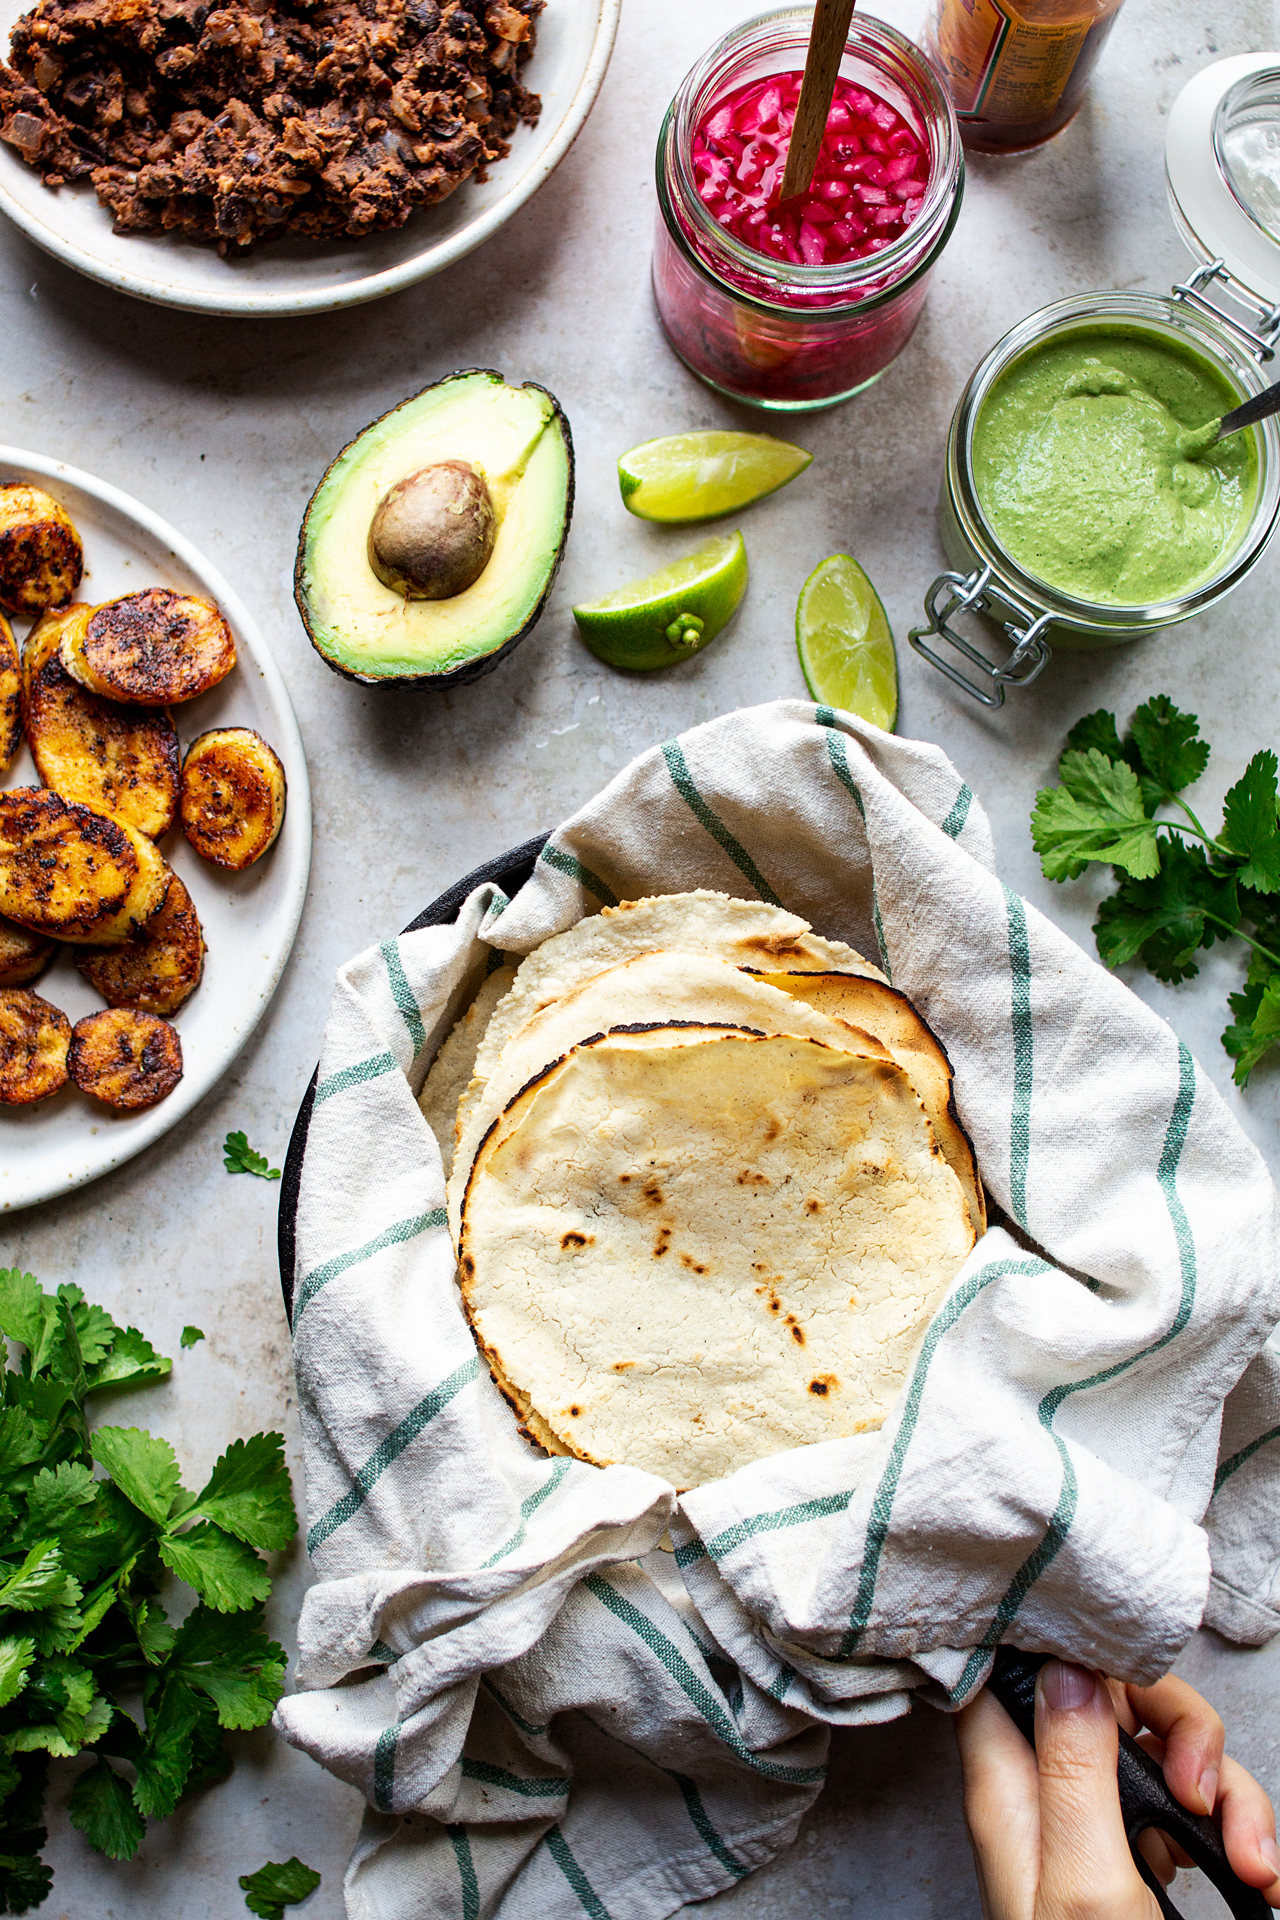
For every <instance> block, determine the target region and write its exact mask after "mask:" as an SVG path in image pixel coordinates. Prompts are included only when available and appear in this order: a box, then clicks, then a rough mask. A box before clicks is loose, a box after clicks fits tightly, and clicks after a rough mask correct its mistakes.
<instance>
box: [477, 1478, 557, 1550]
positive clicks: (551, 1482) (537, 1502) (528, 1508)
mask: <svg viewBox="0 0 1280 1920" xmlns="http://www.w3.org/2000/svg"><path fill="white" fill-rule="evenodd" d="M568 1471H569V1462H568V1461H567V1460H557V1461H556V1463H555V1465H554V1466H553V1467H552V1469H551V1471H550V1473H549V1474H548V1475H547V1477H546V1479H545V1480H544V1481H543V1483H542V1485H541V1486H540V1487H535V1489H534V1491H533V1492H532V1493H531V1494H530V1495H529V1497H528V1498H527V1499H526V1500H522V1501H521V1502H520V1524H519V1526H518V1527H517V1528H516V1530H515V1532H514V1533H513V1534H512V1536H511V1538H510V1539H509V1540H508V1542H507V1544H506V1546H505V1547H499V1548H498V1551H497V1552H496V1553H494V1554H491V1555H490V1556H489V1558H488V1559H487V1560H485V1561H483V1562H482V1564H481V1567H480V1571H481V1573H487V1572H488V1571H489V1568H490V1567H496V1566H497V1564H498V1562H499V1560H505V1559H506V1557H507V1555H508V1554H509V1553H514V1552H515V1551H516V1549H517V1548H518V1547H522V1546H523V1545H524V1541H525V1535H526V1533H527V1532H528V1530H529V1529H528V1522H529V1519H530V1516H531V1515H532V1514H534V1513H536V1512H537V1510H538V1508H539V1507H540V1506H541V1505H542V1503H543V1501H544V1500H548V1499H550V1497H551V1495H552V1494H553V1493H554V1492H555V1490H556V1488H557V1487H558V1486H559V1485H560V1482H561V1481H562V1480H563V1479H564V1477H565V1475H566V1473H568Z"/></svg>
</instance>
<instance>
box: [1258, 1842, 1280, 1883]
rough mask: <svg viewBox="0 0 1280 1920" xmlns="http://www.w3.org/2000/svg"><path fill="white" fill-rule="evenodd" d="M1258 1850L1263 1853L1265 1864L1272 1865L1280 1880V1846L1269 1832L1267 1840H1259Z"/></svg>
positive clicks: (1272, 1869) (1273, 1871)
mask: <svg viewBox="0 0 1280 1920" xmlns="http://www.w3.org/2000/svg"><path fill="white" fill-rule="evenodd" d="M1258 1852H1259V1853H1260V1854H1261V1855H1262V1860H1263V1864H1264V1866H1268V1867H1270V1869H1271V1871H1272V1873H1274V1874H1275V1876H1276V1878H1277V1880H1280V1847H1278V1846H1277V1845H1276V1843H1275V1841H1274V1840H1273V1839H1272V1838H1271V1836H1270V1835H1269V1834H1268V1836H1267V1838H1266V1839H1265V1840H1259V1842H1258Z"/></svg>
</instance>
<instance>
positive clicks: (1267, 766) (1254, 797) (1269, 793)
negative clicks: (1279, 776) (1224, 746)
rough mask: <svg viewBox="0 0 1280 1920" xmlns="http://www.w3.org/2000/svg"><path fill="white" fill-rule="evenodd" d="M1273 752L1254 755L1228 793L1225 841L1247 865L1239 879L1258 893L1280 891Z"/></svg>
mask: <svg viewBox="0 0 1280 1920" xmlns="http://www.w3.org/2000/svg"><path fill="white" fill-rule="evenodd" d="M1276 769H1277V762H1276V756H1275V754H1274V753H1255V754H1254V756H1253V758H1252V760H1251V761H1250V762H1249V764H1248V766H1247V767H1246V768H1245V770H1244V772H1243V774H1242V775H1241V776H1240V778H1239V779H1238V780H1237V781H1236V784H1235V785H1234V787H1232V788H1231V790H1230V791H1229V793H1228V794H1227V798H1226V803H1225V807H1224V810H1223V824H1222V838H1223V840H1224V841H1225V843H1226V845H1227V846H1229V847H1230V848H1231V851H1232V852H1233V853H1238V854H1241V855H1243V857H1244V861H1245V864H1244V866H1243V867H1242V868H1241V869H1240V872H1239V874H1238V875H1237V876H1236V877H1237V879H1238V880H1239V883H1240V885H1241V886H1242V887H1249V888H1251V889H1252V890H1253V891H1254V892H1256V893H1275V892H1277V891H1280V823H1278V822H1277V817H1276Z"/></svg>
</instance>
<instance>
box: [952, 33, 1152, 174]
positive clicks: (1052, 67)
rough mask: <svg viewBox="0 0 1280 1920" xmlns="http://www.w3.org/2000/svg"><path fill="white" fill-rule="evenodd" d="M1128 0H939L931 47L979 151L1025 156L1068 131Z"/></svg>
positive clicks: (968, 138)
mask: <svg viewBox="0 0 1280 1920" xmlns="http://www.w3.org/2000/svg"><path fill="white" fill-rule="evenodd" d="M1123 4H1124V0H933V5H932V10H931V13H930V17H929V24H928V28H927V30H926V45H927V46H928V49H929V51H930V53H931V54H932V55H933V57H934V59H935V60H936V62H937V64H938V66H939V67H940V68H941V70H942V73H943V74H944V76H945V78H946V82H947V86H948V88H949V90H950V93H951V98H952V100H953V102H954V104H955V109H956V117H957V119H958V120H959V122H960V133H961V138H962V139H963V140H964V144H965V146H966V147H969V148H970V149H972V150H973V151H974V152H976V153H1021V152H1025V150H1026V149H1027V148H1028V147H1038V146H1039V145H1040V143H1041V142H1042V141H1044V140H1050V139H1052V138H1053V135H1054V134H1055V133H1059V132H1060V131H1061V130H1062V128H1063V127H1065V126H1066V124H1067V122H1068V120H1070V119H1071V118H1072V117H1073V116H1074V114H1075V113H1076V111H1077V109H1078V108H1079V106H1080V103H1081V101H1082V99H1083V98H1084V90H1085V88H1086V86H1087V85H1088V84H1089V76H1090V74H1091V73H1092V72H1093V69H1094V67H1095V66H1096V65H1097V61H1098V55H1099V54H1100V53H1101V52H1102V48H1103V44H1104V42H1105V41H1106V38H1107V35H1108V34H1109V33H1110V31H1111V29H1112V27H1113V26H1114V25H1115V21H1116V16H1117V14H1118V13H1119V11H1120V8H1121V6H1122V5H1123Z"/></svg>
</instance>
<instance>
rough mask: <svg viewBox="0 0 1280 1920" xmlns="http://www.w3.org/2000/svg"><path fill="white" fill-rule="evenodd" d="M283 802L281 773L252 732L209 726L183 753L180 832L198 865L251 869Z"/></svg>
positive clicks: (278, 821) (280, 818) (270, 837)
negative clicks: (192, 848)
mask: <svg viewBox="0 0 1280 1920" xmlns="http://www.w3.org/2000/svg"><path fill="white" fill-rule="evenodd" d="M284 803H285V778H284V768H283V767H282V766H281V764H280V760H279V757H278V755H277V754H276V752H275V750H274V748H272V747H269V746H268V745H267V743H266V741H265V740H264V739H263V737H262V735H261V734H260V733H255V732H254V731H253V728H252V727H215V728H214V729H213V730H212V731H211V732H209V733H202V734H201V735H200V736H199V738H198V739H195V740H193V741H192V742H191V745H190V746H189V747H188V748H187V757H186V759H185V760H184V761H183V763H182V804H181V812H182V831H183V832H184V833H185V834H186V836H187V839H188V840H189V841H190V842H191V844H192V846H193V847H194V848H195V850H196V852H197V853H198V854H199V855H200V858H201V859H202V860H208V861H211V862H212V864H213V865H214V866H215V867H230V868H232V869H233V870H234V871H236V872H239V871H240V869H241V868H242V867H251V866H252V865H253V863H254V861H255V860H261V858H262V856H263V854H264V853H265V852H266V851H267V848H268V847H270V846H271V845H272V844H273V842H274V841H275V838H276V835H277V834H278V833H279V831H280V828H281V826H282V825H283V823H284Z"/></svg>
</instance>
